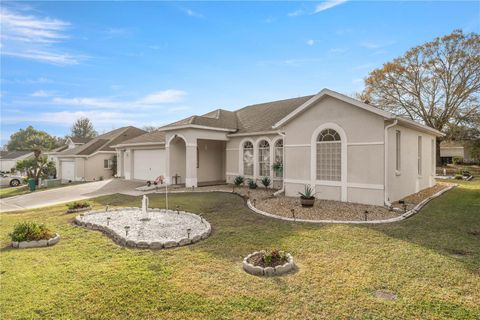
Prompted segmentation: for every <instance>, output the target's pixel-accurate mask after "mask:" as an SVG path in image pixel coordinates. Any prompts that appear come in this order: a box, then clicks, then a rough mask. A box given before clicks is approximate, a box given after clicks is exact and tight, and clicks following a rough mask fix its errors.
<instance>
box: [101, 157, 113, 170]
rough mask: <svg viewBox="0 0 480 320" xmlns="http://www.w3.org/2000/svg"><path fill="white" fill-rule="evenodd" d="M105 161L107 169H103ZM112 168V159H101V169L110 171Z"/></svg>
mask: <svg viewBox="0 0 480 320" xmlns="http://www.w3.org/2000/svg"><path fill="white" fill-rule="evenodd" d="M105 161H107V167H105ZM112 167H113V160H112V159H103V169H105V170H110V169H112Z"/></svg>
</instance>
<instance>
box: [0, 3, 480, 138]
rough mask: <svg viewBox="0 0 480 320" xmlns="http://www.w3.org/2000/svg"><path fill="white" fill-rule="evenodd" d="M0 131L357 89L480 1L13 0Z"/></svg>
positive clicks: (476, 13)
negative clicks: (376, 70)
mask: <svg viewBox="0 0 480 320" xmlns="http://www.w3.org/2000/svg"><path fill="white" fill-rule="evenodd" d="M1 14H2V16H1V23H2V25H1V27H2V28H1V39H0V41H1V48H0V50H1V96H0V99H1V100H0V101H1V136H0V139H1V143H2V144H3V143H5V142H6V141H7V140H8V137H9V136H10V134H11V133H13V132H15V131H16V130H18V129H20V128H24V127H26V126H27V125H33V126H34V127H36V128H38V129H42V130H46V131H48V132H49V133H51V134H54V135H58V136H64V135H65V134H67V133H68V132H69V128H70V126H71V124H72V123H73V121H74V120H75V119H76V118H78V117H80V116H87V117H89V118H90V119H91V120H92V121H93V123H94V125H95V127H96V128H97V129H98V131H99V132H104V131H108V130H110V129H112V128H118V127H121V126H124V125H135V126H139V127H141V126H143V125H155V126H159V125H163V124H166V123H169V122H172V121H174V120H178V119H180V118H184V117H186V116H189V115H191V114H202V113H205V112H208V111H210V110H212V109H215V108H224V109H230V110H234V109H237V108H239V107H242V106H245V105H248V104H254V103H260V102H265V101H272V100H276V99H283V98H290V97H296V96H301V95H307V94H312V93H315V92H318V91H319V90H321V89H322V88H324V87H327V88H330V89H333V90H336V91H339V92H342V93H346V94H351V93H353V92H355V91H361V90H362V87H363V82H362V79H363V78H364V77H365V76H366V75H367V74H368V72H369V71H371V70H373V69H374V68H376V67H380V66H381V65H382V63H384V62H386V61H389V60H391V59H393V58H394V57H396V56H399V55H401V54H403V53H404V52H405V51H406V50H408V49H409V48H411V47H412V46H415V45H418V44H421V43H423V42H425V41H429V40H432V39H433V38H435V37H437V36H441V35H445V34H448V33H450V32H451V31H452V30H454V29H463V30H464V31H465V32H479V31H480V24H479V21H480V4H479V2H460V1H455V2H453V1H452V2H391V1H384V2H373V1H368V2H365V1H341V0H333V1H323V2H322V1H318V2H243V3H242V2H177V3H173V2H117V1H111V2H58V1H51V2H41V1H37V2H5V1H3V2H2V4H1Z"/></svg>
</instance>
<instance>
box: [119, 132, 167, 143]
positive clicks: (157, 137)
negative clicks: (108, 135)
mask: <svg viewBox="0 0 480 320" xmlns="http://www.w3.org/2000/svg"><path fill="white" fill-rule="evenodd" d="M136 143H139V144H141V143H159V144H165V132H162V131H157V130H155V131H152V132H147V133H145V134H142V135H141V136H138V137H135V138H133V139H129V140H125V141H123V142H121V143H120V144H122V145H128V144H136Z"/></svg>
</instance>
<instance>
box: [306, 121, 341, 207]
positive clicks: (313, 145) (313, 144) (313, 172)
mask: <svg viewBox="0 0 480 320" xmlns="http://www.w3.org/2000/svg"><path fill="white" fill-rule="evenodd" d="M325 129H333V130H335V131H337V132H338V134H339V135H340V140H341V141H340V143H341V152H342V154H341V166H342V168H341V178H340V181H319V184H324V183H327V182H328V183H331V182H334V183H338V185H339V186H340V187H341V196H340V199H341V201H344V202H345V201H347V199H348V197H347V189H348V188H347V172H348V171H347V159H348V157H347V149H348V148H347V144H348V142H347V135H346V133H345V130H343V128H342V127H340V126H339V125H338V124H336V123H333V122H327V123H324V124H322V125H321V126H319V127H317V129H315V130H314V131H313V134H312V137H311V141H310V184H311V186H313V187H314V188H315V185H316V184H317V138H318V135H319V134H320V132H322V131H323V130H325Z"/></svg>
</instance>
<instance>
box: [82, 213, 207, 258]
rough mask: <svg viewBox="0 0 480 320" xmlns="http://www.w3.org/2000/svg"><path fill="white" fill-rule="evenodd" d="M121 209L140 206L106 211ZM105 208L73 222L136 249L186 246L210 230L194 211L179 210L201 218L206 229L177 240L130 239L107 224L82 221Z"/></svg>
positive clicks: (85, 214)
mask: <svg viewBox="0 0 480 320" xmlns="http://www.w3.org/2000/svg"><path fill="white" fill-rule="evenodd" d="M122 210H141V208H134V207H125V208H118V209H113V210H109V211H108V212H111V213H115V212H118V211H122ZM148 211H149V212H167V211H168V212H171V213H176V211H175V210H165V209H158V208H149V209H148ZM104 212H105V210H96V211H90V212H87V213H84V214H80V215H78V216H76V217H75V219H74V223H75V224H77V225H78V226H81V227H85V228H87V229H91V230H98V231H101V232H102V233H104V234H105V235H106V236H108V237H109V238H110V239H112V240H113V241H114V242H116V243H117V244H119V245H121V246H124V247H130V248H137V249H154V250H156V249H168V248H174V247H181V246H186V245H189V244H192V243H195V242H198V241H200V240H204V239H206V238H208V236H210V234H211V232H212V226H211V225H210V223H209V222H208V221H207V220H206V219H205V218H203V217H201V216H199V215H196V214H194V213H190V212H185V211H180V213H181V214H187V215H191V216H194V217H196V218H197V219H201V220H202V222H203V223H204V224H205V226H206V228H207V230H206V231H205V232H203V233H202V234H201V235H196V236H194V237H192V238H191V239H189V238H181V239H180V240H178V241H174V240H168V241H160V240H152V241H145V240H138V241H135V240H132V239H127V238H126V237H125V236H124V235H123V234H119V233H118V232H116V231H115V230H113V229H111V228H109V227H108V226H105V225H101V224H96V223H91V222H85V221H83V217H84V216H88V215H92V214H96V213H104Z"/></svg>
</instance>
